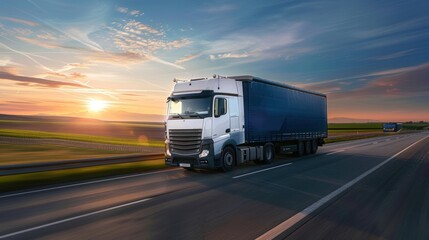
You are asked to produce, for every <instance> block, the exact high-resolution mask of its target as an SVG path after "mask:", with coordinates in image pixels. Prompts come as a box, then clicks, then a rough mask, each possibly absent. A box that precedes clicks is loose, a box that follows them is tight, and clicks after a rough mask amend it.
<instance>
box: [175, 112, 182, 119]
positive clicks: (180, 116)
mask: <svg viewBox="0 0 429 240" xmlns="http://www.w3.org/2000/svg"><path fill="white" fill-rule="evenodd" d="M176 116H177V117H179V118H181V119H183V116H182V115H180V114H178V113H176V114H174V115H173V117H176Z"/></svg>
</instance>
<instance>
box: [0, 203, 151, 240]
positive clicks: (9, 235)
mask: <svg viewBox="0 0 429 240" xmlns="http://www.w3.org/2000/svg"><path fill="white" fill-rule="evenodd" d="M149 200H151V198H145V199H140V200H137V201H134V202H129V203H125V204H121V205H118V206H114V207H110V208H105V209H101V210H98V211H95V212H90V213H85V214H82V215H79V216H75V217H71V218H66V219H63V220H59V221H55V222H51V223H47V224H43V225H40V226H37V227H32V228H27V229H24V230H21V231H17V232H13V233H9V234H5V235H2V236H0V239H3V238H8V237H13V236H16V235H19V234H22V233H26V232H31V231H34V230H38V229H41V228H46V227H50V226H54V225H57V224H61V223H65V222H70V221H73V220H76V219H80V218H84V217H89V216H92V215H96V214H99V213H104V212H108V211H111V210H115V209H118V208H123V207H127V206H131V205H135V204H138V203H142V202H146V201H149Z"/></svg>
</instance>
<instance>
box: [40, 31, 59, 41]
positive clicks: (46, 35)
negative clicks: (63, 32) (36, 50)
mask: <svg viewBox="0 0 429 240" xmlns="http://www.w3.org/2000/svg"><path fill="white" fill-rule="evenodd" d="M37 37H38V38H40V39H43V40H57V37H55V36H54V35H53V34H51V33H48V32H45V33H41V34H37Z"/></svg>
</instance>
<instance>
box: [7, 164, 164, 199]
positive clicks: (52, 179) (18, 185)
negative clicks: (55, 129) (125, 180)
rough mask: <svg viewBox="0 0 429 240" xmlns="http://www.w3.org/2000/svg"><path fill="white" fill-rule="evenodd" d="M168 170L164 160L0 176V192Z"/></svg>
mask: <svg viewBox="0 0 429 240" xmlns="http://www.w3.org/2000/svg"><path fill="white" fill-rule="evenodd" d="M163 168H168V167H167V166H166V165H165V162H164V159H160V160H150V161H143V162H136V163H121V164H112V165H103V166H95V167H84V168H75V169H67V170H57V171H46V172H37V173H27V174H16V175H10V176H0V192H6V191H14V190H19V189H25V188H32V187H37V186H45V185H51V184H53V185H55V184H60V183H68V182H76V181H82V180H87V179H94V178H101V177H107V176H113V175H122V174H130V173H141V172H145V171H150V170H156V169H163Z"/></svg>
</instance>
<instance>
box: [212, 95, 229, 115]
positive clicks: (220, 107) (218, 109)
mask: <svg viewBox="0 0 429 240" xmlns="http://www.w3.org/2000/svg"><path fill="white" fill-rule="evenodd" d="M226 109H227V105H226V99H225V98H216V99H215V104H214V116H215V117H220V116H222V115H225V114H226Z"/></svg>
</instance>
